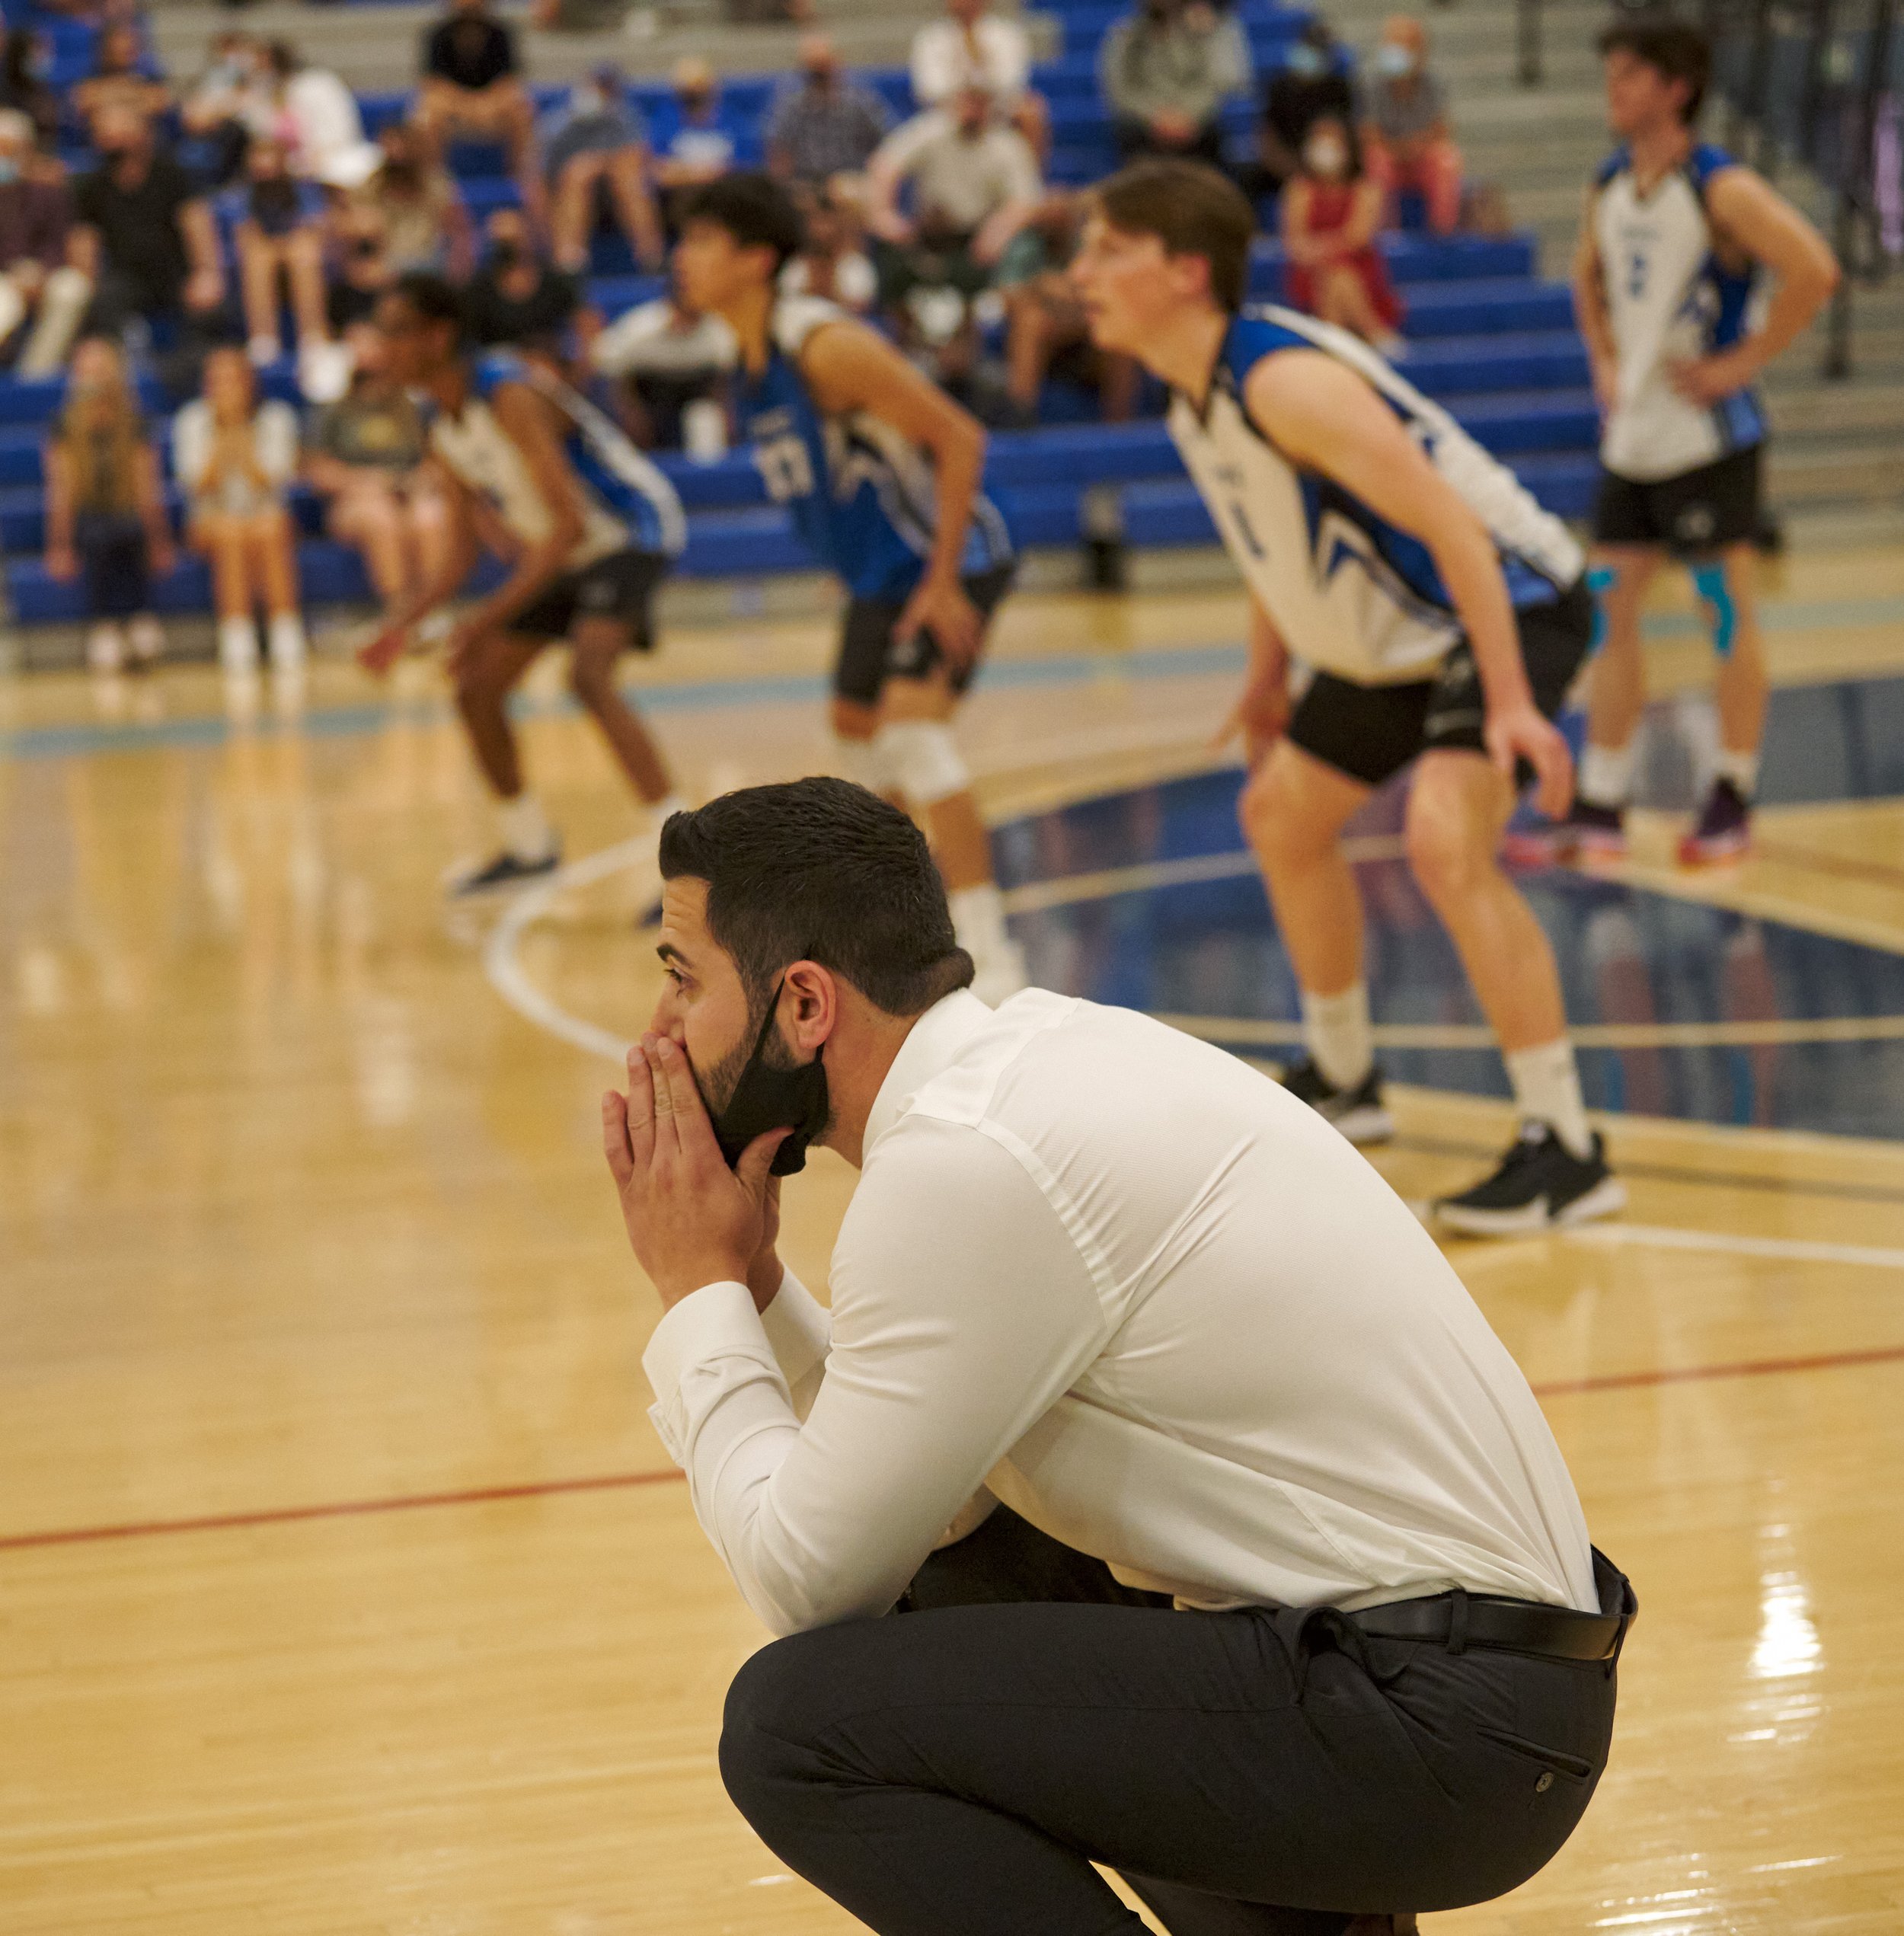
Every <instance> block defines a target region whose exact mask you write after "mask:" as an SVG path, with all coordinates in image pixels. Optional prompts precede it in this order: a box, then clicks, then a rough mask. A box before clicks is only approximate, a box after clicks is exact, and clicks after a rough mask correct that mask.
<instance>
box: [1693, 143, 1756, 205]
mask: <svg viewBox="0 0 1904 1936" xmlns="http://www.w3.org/2000/svg"><path fill="white" fill-rule="evenodd" d="M1741 166H1743V164H1742V163H1741V162H1740V161H1739V158H1738V157H1737V156H1736V155H1733V154H1732V153H1730V152H1729V151H1728V150H1727V149H1723V148H1721V147H1720V146H1719V145H1717V142H1710V141H1702V142H1699V143H1698V145H1696V146H1695V148H1694V149H1693V150H1692V153H1691V154H1690V155H1688V156H1687V157H1686V159H1685V177H1686V179H1687V181H1689V182H1691V183H1692V185H1693V187H1694V188H1695V189H1696V190H1698V193H1700V194H1701V196H1704V193H1705V192H1706V190H1707V189H1708V187H1711V184H1712V182H1713V181H1714V178H1715V177H1717V176H1719V175H1722V174H1724V173H1725V172H1726V171H1727V169H1728V168H1739V167H1741Z"/></svg>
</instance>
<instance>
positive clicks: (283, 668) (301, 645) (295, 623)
mask: <svg viewBox="0 0 1904 1936" xmlns="http://www.w3.org/2000/svg"><path fill="white" fill-rule="evenodd" d="M265 637H266V638H267V640H268V641H270V648H271V663H272V665H273V667H275V668H276V670H278V671H279V672H296V671H297V670H298V669H299V667H300V666H302V665H303V663H304V654H305V637H304V621H303V620H302V618H299V616H298V615H297V614H296V612H279V613H277V614H276V616H275V617H273V619H272V620H271V621H270V624H269V625H267V627H266V628H265Z"/></svg>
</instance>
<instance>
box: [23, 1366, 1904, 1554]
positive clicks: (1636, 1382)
mask: <svg viewBox="0 0 1904 1936" xmlns="http://www.w3.org/2000/svg"><path fill="white" fill-rule="evenodd" d="M1900 1362H1904V1344H1891V1345H1879V1346H1876V1347H1873V1348H1871V1349H1870V1350H1864V1351H1828V1352H1823V1353H1819V1355H1818V1356H1815V1357H1810V1358H1748V1359H1740V1360H1739V1361H1738V1362H1736V1363H1732V1364H1725V1365H1687V1366H1682V1367H1680V1368H1679V1369H1676V1370H1675V1369H1662V1370H1658V1371H1646V1372H1608V1373H1607V1374H1605V1375H1604V1376H1603V1377H1599V1378H1576V1379H1557V1380H1555V1381H1554V1382H1550V1383H1548V1384H1545V1385H1535V1387H1534V1392H1535V1396H1536V1397H1537V1398H1573V1397H1576V1396H1578V1395H1580V1394H1583V1393H1587V1392H1593V1391H1634V1390H1637V1389H1639V1388H1643V1387H1645V1386H1647V1385H1685V1384H1691V1383H1694V1382H1699V1381H1701V1380H1708V1379H1727V1378H1776V1377H1779V1376H1781V1375H1784V1374H1785V1373H1787V1372H1825V1371H1838V1370H1843V1369H1849V1368H1850V1367H1852V1366H1858V1365H1889V1364H1896V1363H1900ZM684 1476H685V1475H684V1474H682V1473H681V1472H679V1471H677V1470H676V1468H674V1467H673V1466H668V1467H666V1468H664V1469H663V1470H662V1471H653V1472H609V1473H605V1474H602V1475H601V1476H600V1477H599V1478H593V1479H545V1480H541V1481H536V1482H535V1483H533V1484H528V1485H520V1486H480V1487H474V1488H472V1489H471V1490H469V1491H468V1492H426V1493H404V1494H398V1495H397V1496H396V1497H394V1498H391V1499H353V1500H339V1501H337V1502H334V1503H331V1504H328V1505H322V1506H280V1507H278V1508H276V1509H275V1510H266V1511H263V1512H257V1513H216V1514H213V1515H212V1516H209V1517H207V1518H205V1519H140V1520H134V1521H133V1522H131V1523H130V1524H129V1525H117V1526H71V1527H66V1528H64V1529H59V1530H56V1531H53V1532H18V1533H11V1534H7V1535H0V1553H5V1552H18V1551H21V1550H23V1549H24V1548H28V1547H35V1546H81V1545H92V1544H94V1543H95V1542H97V1541H104V1540H112V1539H144V1538H149V1537H152V1536H153V1535H157V1534H160V1533H173V1532H238V1531H241V1530H242V1529H244V1528H246V1527H248V1526H282V1525H292V1524H295V1523H296V1522H297V1521H299V1520H300V1519H362V1518H364V1517H366V1516H369V1515H370V1514H372V1513H411V1512H416V1511H419V1510H423V1509H424V1508H426V1507H430V1506H490V1505H494V1504H495V1503H497V1502H499V1501H501V1500H511V1499H550V1498H554V1497H557V1496H559V1495H560V1494H564V1493H582V1492H615V1491H621V1490H625V1489H626V1488H627V1487H631V1486H655V1485H665V1484H668V1483H669V1481H672V1480H676V1479H679V1478H683V1477H684Z"/></svg>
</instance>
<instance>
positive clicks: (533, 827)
mask: <svg viewBox="0 0 1904 1936" xmlns="http://www.w3.org/2000/svg"><path fill="white" fill-rule="evenodd" d="M496 819H497V825H498V826H500V828H501V829H502V833H503V846H504V847H505V848H506V849H507V850H508V852H509V855H510V858H511V859H513V860H517V861H546V860H547V859H548V857H549V856H550V855H551V854H553V853H554V851H555V829H554V828H553V827H552V826H550V825H549V818H548V815H547V814H546V813H544V812H543V811H542V803H541V801H540V800H538V799H537V798H536V797H535V795H534V794H532V793H530V792H529V791H527V790H526V789H525V790H524V791H522V792H521V793H519V794H517V795H516V797H515V798H514V799H513V800H503V801H502V802H500V803H499V804H498V806H497V810H496Z"/></svg>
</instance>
